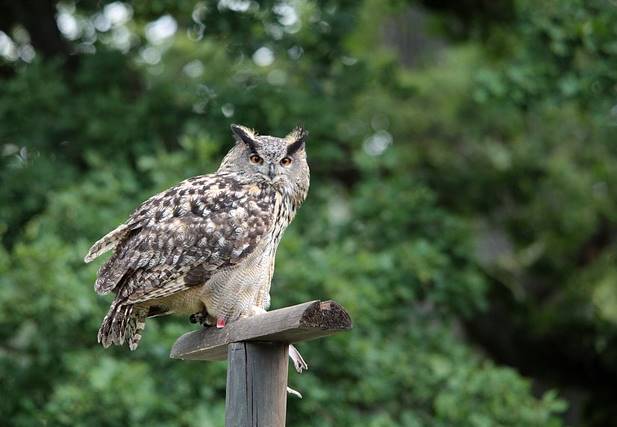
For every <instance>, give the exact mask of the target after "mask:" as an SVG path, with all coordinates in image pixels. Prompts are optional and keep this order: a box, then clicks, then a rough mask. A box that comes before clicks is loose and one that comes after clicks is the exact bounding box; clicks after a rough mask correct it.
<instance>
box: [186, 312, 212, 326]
mask: <svg viewBox="0 0 617 427" xmlns="http://www.w3.org/2000/svg"><path fill="white" fill-rule="evenodd" d="M189 322H191V323H199V324H200V325H202V326H212V325H213V324H214V323H213V319H212V317H211V316H210V315H209V314H208V312H207V311H206V310H205V309H204V310H203V311H200V312H198V313H193V314H191V315H190V316H189Z"/></svg>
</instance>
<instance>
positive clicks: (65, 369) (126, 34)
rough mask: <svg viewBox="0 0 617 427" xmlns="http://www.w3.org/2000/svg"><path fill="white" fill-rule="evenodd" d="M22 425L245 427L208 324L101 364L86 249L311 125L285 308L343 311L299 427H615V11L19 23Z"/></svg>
mask: <svg viewBox="0 0 617 427" xmlns="http://www.w3.org/2000/svg"><path fill="white" fill-rule="evenodd" d="M0 30H1V32H0V183H1V185H0V237H1V241H2V244H1V245H0V396H2V397H1V398H0V420H1V424H3V425H14V426H37V425H50V426H56V425H59V426H61V425H67V426H94V425H101V426H120V425H152V426H172V425H174V426H220V425H223V417H224V394H225V364H224V363H199V362H178V361H171V360H169V359H168V351H169V348H170V346H171V345H172V343H173V342H174V340H175V339H176V338H177V337H178V336H179V335H180V334H182V333H183V332H185V331H187V330H190V329H191V328H194V326H192V325H190V324H189V323H188V322H187V319H183V318H179V319H172V318H160V319H155V320H152V321H149V322H148V327H147V329H146V333H145V336H144V339H143V341H142V344H141V346H140V348H139V350H138V351H136V352H128V351H127V350H126V349H125V348H114V349H110V350H103V349H102V348H101V347H99V346H98V345H97V344H96V341H95V338H96V330H97V328H98V325H99V322H100V320H101V319H102V317H103V315H104V313H105V311H106V309H107V306H108V304H109V299H108V298H104V297H97V296H96V295H95V294H94V292H93V290H92V283H93V281H94V278H95V273H96V269H97V267H98V265H100V261H99V263H98V264H97V265H87V266H86V265H84V264H83V263H82V257H83V255H84V253H85V252H86V250H87V248H88V247H89V244H90V243H92V242H93V241H94V240H96V239H97V238H98V237H100V236H101V235H102V234H103V233H105V232H106V231H108V230H110V229H111V228H112V227H114V226H115V225H116V224H118V223H119V222H121V221H123V220H124V219H125V218H126V216H127V215H128V214H129V213H130V212H131V210H132V209H133V208H134V207H135V206H136V205H137V204H138V203H139V202H141V201H142V200H144V199H146V198H148V197H149V196H150V195H152V194H153V193H155V192H158V191H161V190H163V189H165V188H167V187H169V186H170V185H172V184H174V183H175V182H177V181H179V180H181V179H184V178H186V177H189V176H192V175H196V174H203V173H208V172H211V171H212V170H214V169H215V168H216V165H217V164H218V162H219V161H220V159H221V157H222V155H223V154H224V153H225V151H226V150H227V149H228V148H229V146H230V144H231V137H230V134H229V124H230V123H233V122H237V123H242V124H246V125H249V126H252V127H255V128H256V129H258V130H260V131H261V132H263V133H270V134H275V135H282V134H285V133H286V132H287V131H289V129H290V128H291V127H292V126H294V125H295V124H297V123H304V125H305V126H306V127H307V128H308V129H309V130H310V132H311V137H310V142H309V145H308V152H309V158H310V164H311V169H312V187H311V192H310V196H309V199H308V200H307V202H306V204H305V206H304V207H303V208H302V210H301V211H300V214H299V215H298V217H297V219H296V221H295V222H294V224H292V226H291V227H290V228H289V230H288V232H287V233H286V236H285V238H284V239H283V242H282V244H281V248H280V250H279V256H278V261H277V271H276V274H275V278H274V283H273V293H272V297H273V307H274V308H276V307H282V306H285V305H290V304H295V303H299V302H302V301H306V300H311V299H316V298H322V299H326V298H332V299H335V300H337V301H338V302H340V303H342V304H343V305H344V306H345V307H346V308H348V309H349V311H350V312H351V314H352V317H353V319H354V325H355V326H354V329H353V331H352V332H351V333H348V334H343V335H341V336H337V337H333V338H328V339H326V340H323V341H321V342H319V343H316V342H315V343H307V344H305V345H302V346H301V351H302V352H303V354H304V356H305V357H306V358H307V360H308V361H309V363H310V365H311V369H310V370H309V371H308V373H307V374H303V375H301V376H300V375H296V374H295V373H291V374H290V383H291V385H292V386H294V387H295V388H297V389H299V390H301V391H302V392H303V394H304V396H305V397H304V399H303V400H296V399H293V398H290V400H289V405H288V424H289V425H293V426H357V425H366V426H373V427H378V426H379V427H381V426H395V425H402V426H435V427H442V426H458V427H465V426H473V427H484V426H487V427H488V426H523V427H525V426H563V425H573V426H574V425H581V426H589V427H599V426H610V425H617V406H616V405H615V398H614V396H615V384H617V268H616V263H615V261H616V260H615V254H616V251H615V249H616V247H617V240H616V238H615V236H616V232H617V185H616V184H617V167H616V166H615V165H616V164H617V163H616V162H617V145H616V144H617V143H616V141H615V137H616V135H615V127H616V126H617V104H616V95H617V5H616V4H615V3H614V2H611V1H602V0H588V1H582V0H563V1H557V0H547V1H543V2H535V1H531V0H499V1H497V0H495V1H485V0H465V1H447V0H422V1H402V0H399V1H378V0H364V1H351V0H347V1H334V0H307V1H300V0H282V1H261V2H255V1H250V0H220V1H201V2H195V1H181V2H178V1H169V0H152V1H144V0H139V1H134V2H131V3H121V2H113V3H112V2H108V1H103V0H100V1H92V0H81V1H75V2H64V1H63V2H57V1H52V0H37V1H31V2H11V1H3V2H0Z"/></svg>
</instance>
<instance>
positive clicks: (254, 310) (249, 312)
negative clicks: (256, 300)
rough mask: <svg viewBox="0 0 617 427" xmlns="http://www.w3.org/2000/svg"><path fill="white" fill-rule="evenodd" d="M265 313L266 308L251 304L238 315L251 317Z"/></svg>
mask: <svg viewBox="0 0 617 427" xmlns="http://www.w3.org/2000/svg"><path fill="white" fill-rule="evenodd" d="M264 313H266V310H264V309H263V308H261V307H258V306H256V305H252V306H250V307H249V309H248V310H247V311H246V312H245V313H244V314H243V315H242V316H240V317H253V316H257V315H258V314H264Z"/></svg>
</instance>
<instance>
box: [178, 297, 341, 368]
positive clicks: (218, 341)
mask: <svg viewBox="0 0 617 427" xmlns="http://www.w3.org/2000/svg"><path fill="white" fill-rule="evenodd" d="M351 328H352V322H351V317H350V316H349V314H348V313H347V311H345V309H344V308H343V307H342V306H341V305H340V304H338V303H336V302H334V301H310V302H305V303H303V304H298V305H294V306H291V307H285V308H281V309H278V310H273V311H269V312H267V313H264V314H259V315H257V316H253V317H249V318H244V319H238V320H236V321H235V322H231V323H229V324H227V325H226V326H225V327H224V328H223V329H216V328H213V327H207V328H203V329H201V330H199V331H193V332H188V333H186V334H184V335H182V336H181V337H180V338H178V340H177V341H176V342H175V344H174V345H173V347H172V349H171V354H170V357H171V358H172V359H186V360H211V361H215V360H225V359H226V357H227V346H228V345H229V344H230V343H233V342H240V341H271V342H284V343H289V344H292V343H295V342H300V341H308V340H312V339H315V338H320V337H324V336H328V335H332V334H335V333H337V332H342V331H346V330H349V329H351Z"/></svg>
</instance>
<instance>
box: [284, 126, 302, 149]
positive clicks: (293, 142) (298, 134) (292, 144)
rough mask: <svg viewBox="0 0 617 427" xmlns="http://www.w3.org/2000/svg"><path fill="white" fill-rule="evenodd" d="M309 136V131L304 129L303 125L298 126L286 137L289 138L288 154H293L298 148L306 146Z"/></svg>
mask: <svg viewBox="0 0 617 427" xmlns="http://www.w3.org/2000/svg"><path fill="white" fill-rule="evenodd" d="M307 138H308V131H307V130H306V129H304V128H303V127H302V126H296V127H295V128H294V129H293V130H292V131H291V132H290V133H289V135H287V136H286V137H285V139H286V140H287V155H288V156H291V155H293V154H294V153H296V152H297V151H298V150H301V149H303V148H304V144H305V143H306V140H307Z"/></svg>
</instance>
